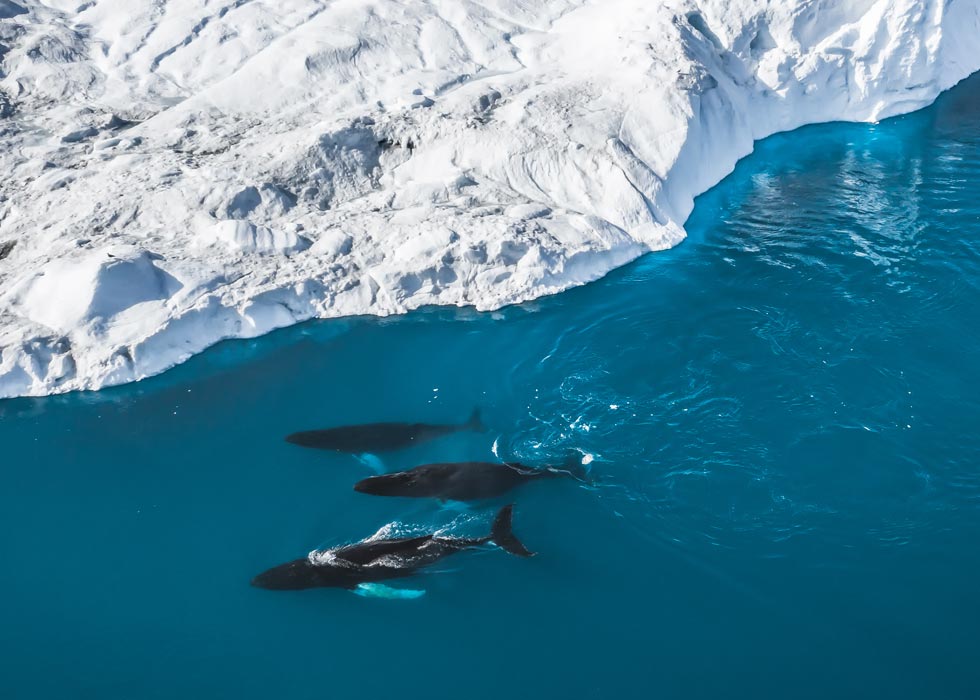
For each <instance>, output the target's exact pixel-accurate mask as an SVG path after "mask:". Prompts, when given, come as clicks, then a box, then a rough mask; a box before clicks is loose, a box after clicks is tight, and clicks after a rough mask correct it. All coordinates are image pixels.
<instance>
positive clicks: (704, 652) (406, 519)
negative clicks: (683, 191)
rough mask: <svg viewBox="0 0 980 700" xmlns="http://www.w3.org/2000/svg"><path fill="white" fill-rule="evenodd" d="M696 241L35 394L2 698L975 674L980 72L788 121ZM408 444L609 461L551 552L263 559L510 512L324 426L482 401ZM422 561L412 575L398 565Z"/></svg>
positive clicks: (9, 590) (706, 205)
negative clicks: (377, 456) (306, 577)
mask: <svg viewBox="0 0 980 700" xmlns="http://www.w3.org/2000/svg"><path fill="white" fill-rule="evenodd" d="M688 229H689V231H690V233H691V238H690V240H689V241H688V242H686V243H685V244H684V245H682V246H680V247H679V248H677V249H675V250H672V251H669V252H666V253H659V254H655V255H650V256H647V257H645V258H644V259H642V260H640V261H638V262H636V263H635V264H633V265H630V266H629V267H627V268H625V269H623V270H620V271H618V272H616V273H614V274H612V275H610V276H609V277H608V278H606V279H604V280H602V281H601V282H598V283H596V284H593V285H590V286H588V287H586V288H583V289H578V290H574V291H571V292H569V293H567V294H563V295H560V296H558V297H554V298H549V299H545V300H542V301H540V302H537V303H533V304H526V305H524V306H522V307H517V308H509V309H506V310H504V311H502V312H500V313H496V314H485V315H479V314H476V313H473V312H470V311H465V310H464V311H459V310H453V309H438V310H431V311H425V312H420V313H415V314H412V315H410V316H408V317H407V318H400V319H390V320H376V319H351V320H342V321H331V322H324V323H314V324H307V325H304V326H302V327H299V328H294V329H290V330H287V331H283V332H279V333H276V334H273V335H272V336H269V337H266V338H263V339H260V340H258V341H255V342H234V343H226V344H223V345H221V346H219V347H217V348H215V349H213V350H211V351H209V352H208V353H206V354H205V355H203V356H201V357H199V358H196V359H194V360H193V361H191V362H189V363H188V364H186V365H184V366H182V367H180V368H178V369H176V370H174V371H172V372H170V373H168V374H166V375H164V376H163V377H159V378H156V379H152V380H149V381H145V382H142V383H140V384H138V385H134V386H128V387H122V388H118V389H111V390H108V391H105V392H101V393H98V394H84V395H78V394H76V395H70V396H62V397H53V398H47V399H41V400H26V399H25V400H16V401H8V402H3V403H0V445H2V455H3V457H2V461H0V562H2V569H0V697H4V698H62V697H80V698H100V699H104V698H177V697H188V698H194V697H234V698H238V699H240V700H244V699H246V698H270V697H275V698H290V699H299V698H326V697H333V698H354V697H358V698H389V697H397V698H403V699H408V698H494V699H499V698H501V697H514V698H526V697H539V698H559V697H567V698H613V697H628V698H632V697H644V698H646V697H657V698H685V699H686V698H712V699H714V698H827V697H837V698H840V697H846V698H852V697H853V698H868V697H888V698H944V699H948V698H975V697H978V693H980V690H978V687H977V686H978V683H980V641H978V629H980V600H978V599H980V585H978V584H980V548H978V543H980V435H978V419H980V312H978V304H977V302H978V293H980V78H977V77H974V78H973V79H971V80H969V81H967V82H966V83H964V84H963V85H961V86H960V87H958V88H957V89H955V90H953V91H952V92H951V93H948V94H947V95H945V96H943V97H942V98H941V99H940V100H939V102H938V103H937V104H936V105H935V106H934V107H932V108H930V109H928V110H925V111H923V112H920V113H917V114H914V115H910V116H907V117H902V118H898V119H894V120H889V121H887V122H884V123H882V124H879V125H874V126H869V125H842V124H833V125H825V126H815V127H808V128H806V129H803V130H800V131H797V132H794V133H792V134H785V135H780V136H776V137H773V138H771V139H768V140H767V141H765V142H763V143H761V144H759V146H758V149H757V152H756V153H755V154H754V155H753V156H752V157H750V158H748V159H746V160H745V161H743V162H742V163H741V164H740V165H739V167H738V169H737V171H736V172H735V173H734V174H733V175H732V176H731V177H729V178H728V179H727V180H726V181H725V182H724V183H722V184H721V185H720V186H718V187H717V188H715V189H714V190H712V191H711V192H710V193H709V194H707V195H705V196H703V197H701V198H700V200H699V201H698V205H697V209H696V211H695V214H694V216H693V217H692V219H691V221H690V222H689V224H688ZM474 405H479V406H482V407H483V410H484V415H485V419H486V422H487V423H488V424H489V425H490V426H491V427H492V430H491V432H489V433H486V434H464V435H458V436H454V437H452V438H448V439H445V440H442V441H437V442H433V443H429V444H428V445H425V446H420V447H417V448H413V449H412V450H409V451H405V452H401V453H393V454H390V455H385V456H383V458H382V459H383V461H384V465H385V467H386V468H387V469H397V468H404V467H409V466H413V465H415V464H419V463H422V462H427V461H449V460H461V459H476V458H489V459H492V458H493V455H492V453H491V445H492V443H493V442H494V440H495V439H496V440H497V444H498V452H499V453H500V454H501V455H502V456H507V457H518V458H520V459H523V460H526V461H528V462H543V461H546V460H547V459H548V458H549V457H552V456H555V455H558V456H562V455H564V454H565V453H566V452H567V451H568V450H570V449H576V450H579V451H581V452H582V453H583V454H588V455H591V456H593V457H594V461H593V462H592V464H591V468H592V471H593V474H594V475H595V476H596V477H597V478H598V479H599V480H600V485H599V486H598V487H597V488H595V489H586V488H580V487H578V486H576V485H575V484H574V483H572V482H559V481H554V482H542V483H538V484H533V485H531V486H529V487H527V488H526V489H524V490H521V491H519V492H515V493H514V494H513V496H514V500H515V501H516V503H517V512H516V516H515V530H516V532H517V533H518V535H519V536H520V537H521V538H522V539H523V540H524V542H525V543H526V544H527V545H528V546H529V547H530V548H532V549H535V550H537V551H538V552H540V555H539V556H538V557H537V558H535V559H530V560H522V559H518V558H516V557H510V556H508V555H507V554H505V553H503V552H501V551H499V550H488V551H485V552H480V553H470V554H461V555H458V556H456V557H455V558H453V559H451V560H447V562H446V564H445V565H442V566H439V567H437V569H438V571H437V572H435V573H432V574H427V575H425V576H423V577H420V578H418V579H416V580H413V581H411V582H409V583H408V584H406V585H407V587H412V588H424V589H426V591H427V594H426V595H425V596H424V597H422V598H420V599H418V600H410V601H387V600H376V599H363V598H359V597H356V596H354V595H352V594H350V593H348V592H345V591H341V590H313V591H306V592H300V593H275V592H269V591H264V590H258V589H255V588H252V587H250V586H249V580H250V579H251V577H252V576H254V575H255V574H256V573H258V572H259V571H261V570H263V569H265V568H267V567H269V566H271V565H274V564H277V563H280V562H282V561H286V560H287V559H292V558H295V557H298V556H302V555H303V554H305V553H306V552H308V551H309V550H311V549H313V548H316V547H320V546H327V545H333V544H338V543H342V542H347V541H353V540H357V539H360V538H362V537H366V536H368V535H370V534H371V533H373V532H375V531H376V530H377V529H378V528H379V527H381V526H383V525H385V524H387V523H392V522H395V523H398V524H399V525H398V527H400V528H403V529H410V528H411V526H421V527H435V526H441V525H444V524H447V523H454V529H455V530H456V531H458V532H460V533H468V534H482V533H483V532H484V531H485V530H486V528H487V523H488V520H489V517H490V514H491V512H492V511H493V509H494V508H495V507H496V506H498V505H499V504H500V503H490V504H486V505H485V506H477V507H474V508H472V509H470V510H469V511H460V510H453V509H451V508H448V507H443V506H440V505H439V504H438V503H429V502H424V501H423V502H415V501H405V500H398V499H384V498H377V497H371V496H366V495H363V494H358V493H354V492H353V491H352V489H351V486H352V484H353V483H354V482H355V481H356V480H358V479H360V478H362V477H364V476H367V475H368V474H370V473H371V472H370V471H369V469H368V468H367V467H366V466H365V465H364V464H362V463H360V462H358V461H357V460H356V459H353V458H350V457H344V456H338V455H331V454H326V453H319V452H315V451H307V450H303V449H301V448H298V447H295V446H292V445H288V444H286V443H285V442H284V441H283V437H284V436H285V435H286V434H287V433H290V432H293V431H294V430H300V429H305V428H315V427H324V426H329V425H336V424H343V423H351V422H359V421H373V420H399V419H408V420H416V419H418V420H432V421H455V420H462V419H464V418H465V417H466V416H467V415H468V414H469V412H470V410H471V409H472V408H473V407H474ZM395 585H399V584H395Z"/></svg>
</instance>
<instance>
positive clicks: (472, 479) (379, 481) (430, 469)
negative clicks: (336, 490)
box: [354, 460, 586, 501]
mask: <svg viewBox="0 0 980 700" xmlns="http://www.w3.org/2000/svg"><path fill="white" fill-rule="evenodd" d="M555 477H570V478H573V479H578V480H580V481H586V476H585V472H584V471H583V469H582V466H581V464H580V463H579V462H578V461H577V460H576V461H572V460H569V462H568V463H567V464H566V465H565V466H564V467H545V468H542V469H535V468H532V467H528V466H525V465H523V464H520V463H517V462H504V463H502V464H501V463H497V462H449V463H440V464H423V465H422V466H419V467H415V468H414V469H409V470H407V471H402V472H395V473H393V474H382V475H380V476H372V477H368V478H367V479H361V480H360V481H358V482H357V483H356V484H354V490H355V491H358V492H360V493H367V494H371V495H373V496H405V497H408V498H439V499H442V500H450V501H476V500H480V499H483V498H496V497H497V496H500V495H502V494H504V493H506V492H508V491H510V490H511V489H512V488H514V487H515V486H519V485H521V484H524V483H526V482H528V481H537V480H538V479H550V478H555Z"/></svg>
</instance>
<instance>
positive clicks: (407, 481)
mask: <svg viewBox="0 0 980 700" xmlns="http://www.w3.org/2000/svg"><path fill="white" fill-rule="evenodd" d="M417 484H418V477H417V475H416V474H414V473H412V472H401V473H398V474H382V475H380V476H369V477H368V478H366V479H361V480H360V481H358V482H357V483H356V484H354V490H355V491H357V492H358V493H367V494H370V495H372V496H409V495H412V494H413V491H414V490H415V487H416V486H417Z"/></svg>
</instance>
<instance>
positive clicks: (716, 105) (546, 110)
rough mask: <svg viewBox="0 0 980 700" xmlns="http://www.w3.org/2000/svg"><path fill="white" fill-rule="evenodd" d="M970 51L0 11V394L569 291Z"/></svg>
mask: <svg viewBox="0 0 980 700" xmlns="http://www.w3.org/2000/svg"><path fill="white" fill-rule="evenodd" d="M977 36H980V0H667V1H666V2H662V3H652V2H648V0H603V1H602V2H599V1H598V0H484V1H483V2H479V3H477V2H472V1H471V0H407V1H406V0H92V1H88V2H82V1H81V0H46V1H45V2H43V3H42V2H40V1H39V0H0V138H2V143H3V145H4V148H2V149H0V169H2V170H0V171H2V172H3V173H4V174H5V177H4V178H3V179H2V180H0V397H9V396H19V395H41V394H49V393H56V392H63V391H70V390H76V389H96V388H99V387H102V386H107V385H110V384H117V383H121V382H127V381H133V380H137V379H140V378H143V377H146V376H149V375H152V374H155V373H158V372H161V371H163V370H165V369H167V368H168V367H171V366H173V365H174V364H176V363H178V362H181V361H183V360H185V359H186V358H188V357H190V356H191V355H193V354H194V353H197V352H200V351H201V350H203V349H204V348H206V347H208V346H209V345H211V344H213V343H215V342H217V341H219V340H221V339H224V338H230V337H251V336H255V335H258V334H261V333H265V332H268V331H270V330H272V329H274V328H278V327H281V326H285V325H288V324H292V323H296V322H298V321H302V320H305V319H309V318H314V317H320V318H326V317H335V316H344V315H351V314H368V313H370V314H394V313H403V312H405V311H408V310H410V309H414V308H417V307H420V306H423V305H428V304H454V305H473V306H475V307H477V308H479V309H493V308H497V307H499V306H502V305H505V304H511V303H515V302H520V301H525V300H528V299H532V298H535V297H538V296H541V295H545V294H551V293H555V292H559V291H561V290H564V289H567V288H569V287H571V286H574V285H579V284H584V283H586V282H589V281H591V280H594V279H597V278H598V277H600V276H602V275H603V274H605V273H606V272H608V271H609V270H611V269H613V268H615V267H617V266H620V265H623V264H625V263H627V262H629V261H630V260H632V259H634V258H636V257H637V256H639V255H641V254H643V253H644V252H646V251H649V250H659V249H664V248H668V247H670V246H673V245H675V244H677V243H678V242H680V241H681V240H682V239H683V237H684V230H683V223H684V221H685V220H686V218H687V216H688V215H689V214H690V211H691V208H692V206H693V198H694V197H695V196H696V195H698V194H700V193H701V192H703V191H705V190H707V189H708V188H710V187H711V186H713V185H714V184H716V183H717V182H718V181H719V180H721V179H722V178H723V177H724V176H725V175H727V174H728V173H729V172H730V171H731V170H732V168H733V167H734V166H735V163H736V161H737V160H738V159H739V158H741V157H743V156H745V155H747V154H748V153H749V152H750V151H751V149H752V144H753V141H754V140H756V139H760V138H763V137H765V136H768V135H770V134H772V133H774V132H777V131H784V130H788V129H793V128H796V127H799V126H802V125H804V124H808V123H814V122H823V121H831V120H862V121H874V120H879V119H882V118H885V117H888V116H891V115H895V114H899V113H903V112H907V111H911V110H914V109H918V108H920V107H923V106H925V105H927V104H929V103H930V102H931V101H932V100H934V99H935V97H936V96H937V95H938V94H939V93H940V92H941V91H942V90H945V89H947V88H949V87H951V86H952V85H954V84H955V83H956V82H958V81H959V80H961V79H963V78H965V77H966V76H968V75H969V74H970V73H972V72H974V71H976V70H977V69H978V68H980V52H978V51H977V50H976V49H977V42H976V37H977Z"/></svg>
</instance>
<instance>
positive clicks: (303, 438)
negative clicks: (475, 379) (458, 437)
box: [286, 409, 486, 454]
mask: <svg viewBox="0 0 980 700" xmlns="http://www.w3.org/2000/svg"><path fill="white" fill-rule="evenodd" d="M485 429H486V428H484V426H483V422H482V421H481V420H480V410H479V409H476V410H474V411H473V415H471V416H470V419H469V420H468V421H466V422H465V423H461V424H458V425H432V424H429V423H367V424H364V425H348V426H341V427H339V428H325V429H323V430H304V431H302V432H298V433H293V434H292V435H287V436H286V442H289V443H292V444H293V445H299V446H301V447H312V448H315V449H318V450H333V451H335V452H351V453H354V454H360V453H377V452H391V451H393V450H399V449H401V448H403V447H409V446H411V445H417V444H419V443H422V442H428V441H429V440H435V439H436V438H440V437H443V436H445V435H451V434H452V433H459V432H463V431H466V430H473V431H482V430H485Z"/></svg>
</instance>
